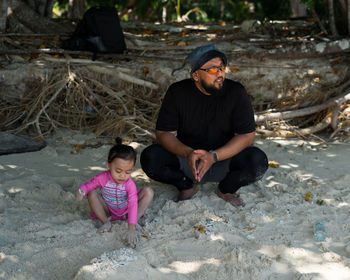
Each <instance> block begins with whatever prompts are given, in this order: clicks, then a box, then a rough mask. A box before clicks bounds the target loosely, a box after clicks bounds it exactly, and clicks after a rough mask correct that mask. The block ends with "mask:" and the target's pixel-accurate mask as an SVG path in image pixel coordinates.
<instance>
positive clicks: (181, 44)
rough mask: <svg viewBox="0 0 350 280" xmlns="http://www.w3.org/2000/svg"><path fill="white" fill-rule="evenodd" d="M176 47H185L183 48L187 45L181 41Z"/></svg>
mask: <svg viewBox="0 0 350 280" xmlns="http://www.w3.org/2000/svg"><path fill="white" fill-rule="evenodd" d="M177 45H178V46H179V47H185V46H187V43H186V42H183V41H181V42H178V43H177Z"/></svg>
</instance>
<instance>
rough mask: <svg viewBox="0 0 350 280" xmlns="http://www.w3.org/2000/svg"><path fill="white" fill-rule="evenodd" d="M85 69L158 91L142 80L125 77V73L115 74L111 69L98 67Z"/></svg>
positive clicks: (156, 87) (155, 87)
mask: <svg viewBox="0 0 350 280" xmlns="http://www.w3.org/2000/svg"><path fill="white" fill-rule="evenodd" d="M87 68H88V69H89V70H91V71H94V72H97V73H99V74H106V75H111V76H115V77H117V78H119V79H121V80H123V81H126V82H129V83H133V84H137V85H140V86H144V87H148V88H150V89H154V90H156V89H158V85H156V84H154V83H151V82H148V81H145V80H142V79H140V78H136V77H132V76H130V75H127V74H126V73H122V72H117V71H114V70H111V69H106V68H102V67H99V66H93V65H90V66H87Z"/></svg>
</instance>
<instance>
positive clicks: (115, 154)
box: [108, 137, 136, 163]
mask: <svg viewBox="0 0 350 280" xmlns="http://www.w3.org/2000/svg"><path fill="white" fill-rule="evenodd" d="M115 143H116V144H115V145H114V146H113V147H112V148H111V149H110V150H109V153H108V162H109V163H111V162H112V161H113V160H114V159H115V158H122V159H125V160H132V161H133V162H134V163H135V162H136V151H135V150H134V148H133V147H131V146H128V145H124V144H122V139H121V138H120V137H117V138H116V139H115Z"/></svg>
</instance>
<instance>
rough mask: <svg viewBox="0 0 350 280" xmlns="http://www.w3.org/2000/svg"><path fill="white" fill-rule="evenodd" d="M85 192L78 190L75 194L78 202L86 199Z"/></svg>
mask: <svg viewBox="0 0 350 280" xmlns="http://www.w3.org/2000/svg"><path fill="white" fill-rule="evenodd" d="M84 195H85V192H84V191H83V190H80V189H79V190H77V191H76V193H75V199H76V200H82V199H83V198H84Z"/></svg>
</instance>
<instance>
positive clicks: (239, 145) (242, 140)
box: [215, 131, 255, 160]
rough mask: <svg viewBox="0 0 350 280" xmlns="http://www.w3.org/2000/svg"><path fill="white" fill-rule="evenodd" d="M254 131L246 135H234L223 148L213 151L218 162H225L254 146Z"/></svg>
mask: <svg viewBox="0 0 350 280" xmlns="http://www.w3.org/2000/svg"><path fill="white" fill-rule="evenodd" d="M254 139H255V131H253V132H250V133H246V134H236V135H235V136H233V137H232V138H231V140H230V141H228V142H227V143H226V144H225V145H224V146H222V147H220V148H218V149H216V150H215V152H216V155H217V156H218V160H225V159H228V158H231V157H233V156H235V155H237V154H238V153H240V152H241V151H242V150H244V149H245V148H247V147H249V146H251V145H253V144H254Z"/></svg>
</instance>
